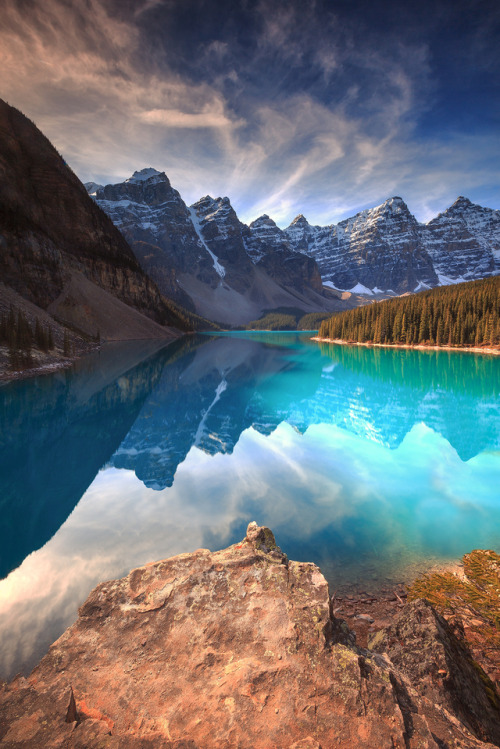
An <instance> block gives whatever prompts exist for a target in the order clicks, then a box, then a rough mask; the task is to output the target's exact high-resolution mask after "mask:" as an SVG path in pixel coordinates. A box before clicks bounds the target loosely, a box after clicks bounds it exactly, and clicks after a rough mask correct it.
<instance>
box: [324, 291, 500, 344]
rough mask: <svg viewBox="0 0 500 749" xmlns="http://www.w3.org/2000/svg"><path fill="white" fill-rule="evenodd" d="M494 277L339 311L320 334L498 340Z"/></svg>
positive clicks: (499, 294) (395, 340)
mask: <svg viewBox="0 0 500 749" xmlns="http://www.w3.org/2000/svg"><path fill="white" fill-rule="evenodd" d="M499 310H500V277H499V276H495V277H493V278H485V279H482V280H480V281H470V282H468V283H461V284H457V285H455V286H444V287H438V288H435V289H431V290H429V291H424V292H421V293H420V294H413V295H411V296H405V297H397V298H396V299H388V300H385V301H383V302H378V303H375V304H370V305H367V306H365V307H358V308H357V309H353V310H348V311H346V312H341V313H339V314H337V315H334V316H333V317H331V318H329V319H328V320H325V321H324V322H322V323H321V325H320V328H319V337H320V338H329V339H340V340H343V341H356V342H359V343H380V344H384V343H385V344H401V345H413V346H414V345H430V346H499V345H500V312H499Z"/></svg>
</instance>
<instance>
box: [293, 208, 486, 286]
mask: <svg viewBox="0 0 500 749" xmlns="http://www.w3.org/2000/svg"><path fill="white" fill-rule="evenodd" d="M284 234H285V236H286V238H287V239H288V241H289V242H290V244H291V246H292V247H293V248H294V249H295V250H296V251H298V252H303V253H305V254H306V255H309V256H311V257H313V258H314V259H315V260H316V261H317V263H318V266H319V268H320V271H321V276H322V278H323V282H324V283H327V284H330V285H331V286H333V287H334V288H337V289H345V290H354V291H358V292H360V293H362V292H363V291H364V292H365V293H367V294H373V293H375V294H376V293H378V292H380V291H384V292H385V291H389V292H393V293H398V294H401V293H405V292H408V291H419V290H421V289H424V288H429V287H432V286H437V285H439V284H448V283H457V282H459V281H466V280H472V279H478V278H484V277H486V276H491V275H495V274H497V273H499V272H500V211H495V210H492V209H490V208H483V207H481V206H478V205H473V204H472V203H471V202H470V200H467V199H466V198H462V197H460V198H458V200H457V201H456V202H455V203H454V204H453V205H452V206H451V208H449V209H448V210H447V211H445V212H444V213H441V214H439V216H437V218H435V219H433V220H432V221H430V222H429V223H428V224H419V223H418V222H417V220H416V219H415V217H414V216H413V215H412V214H411V213H410V211H409V210H408V207H407V205H406V203H405V202H404V201H403V200H402V199H401V198H400V197H393V198H389V199H388V200H386V201H385V202H384V203H382V205H379V206H377V207H376V208H371V209H369V210H365V211H362V212H361V213H357V214H356V215H355V216H353V217H352V218H348V219H346V220H344V221H341V222H340V223H338V224H332V225H330V226H311V225H310V224H309V223H308V221H307V220H306V218H305V217H304V216H303V215H302V214H301V215H299V216H297V218H295V219H294V220H293V221H292V223H291V224H290V226H289V227H288V228H287V229H285V231H284Z"/></svg>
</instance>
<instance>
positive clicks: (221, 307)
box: [86, 168, 354, 325]
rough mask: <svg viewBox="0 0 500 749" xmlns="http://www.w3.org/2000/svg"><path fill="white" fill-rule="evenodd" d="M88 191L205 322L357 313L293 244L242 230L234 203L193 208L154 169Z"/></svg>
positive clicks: (148, 265)
mask: <svg viewBox="0 0 500 749" xmlns="http://www.w3.org/2000/svg"><path fill="white" fill-rule="evenodd" d="M86 188H87V190H88V192H89V194H90V195H91V196H92V197H93V198H94V200H95V201H96V203H97V204H98V205H99V206H100V207H101V208H102V209H103V210H104V211H105V212H106V213H107V214H108V216H109V217H110V218H111V219H112V221H113V222H114V224H115V225H116V226H117V227H118V228H119V229H120V231H121V232H122V234H123V236H124V237H125V238H126V239H127V241H128V242H129V244H130V246H131V247H132V249H133V250H134V252H135V254H136V256H137V258H138V259H139V261H140V263H141V265H142V267H143V269H144V270H145V271H146V272H147V273H148V275H149V276H150V277H151V278H152V279H153V280H154V281H155V282H156V284H157V285H158V287H159V289H160V290H161V292H162V293H163V294H165V295H167V296H169V297H171V298H173V299H174V300H176V301H177V302H179V303H180V304H182V305H183V306H185V307H187V308H188V309H191V310H192V311H194V312H196V313H197V314H199V315H202V316H203V317H206V318H208V319H210V320H215V321H218V322H220V323H222V324H224V325H241V324H245V323H247V322H249V321H250V320H254V319H256V318H258V317H260V316H261V315H262V313H263V312H264V311H265V310H270V309H276V308H280V307H288V308H290V307H293V308H298V309H301V310H303V311H304V312H317V311H336V310H340V309H345V308H346V307H347V306H354V305H353V303H351V305H348V304H346V302H345V301H342V300H341V299H340V295H339V294H338V293H336V292H334V291H332V290H331V289H328V288H325V287H324V286H323V284H322V280H321V274H320V271H319V268H318V265H317V263H316V261H315V260H314V259H313V258H312V257H309V256H307V255H304V254H303V253H300V252H297V251H296V250H295V249H294V248H293V247H291V244H290V242H289V241H288V240H286V238H283V241H277V240H276V238H274V237H273V242H272V243H271V242H269V241H268V237H267V234H266V227H265V220H262V219H261V220H260V221H258V222H254V224H252V225H251V226H250V227H248V226H246V225H245V224H243V223H242V222H241V221H240V220H239V219H238V217H237V215H236V213H235V211H234V209H233V207H232V206H231V203H230V201H229V198H227V197H224V198H220V197H219V198H216V199H214V198H211V197H210V196H206V197H204V198H201V199H200V200H198V201H197V202H196V203H194V204H193V205H192V206H189V207H188V206H187V205H186V203H185V202H184V201H183V199H182V197H181V196H180V194H179V192H178V191H177V190H175V189H174V188H173V187H172V186H171V184H170V181H169V179H168V177H167V176H166V174H165V173H164V172H158V171H156V170H155V169H152V168H146V169H142V170H141V171H139V172H134V174H133V175H132V176H131V177H129V179H127V180H125V181H124V182H121V183H118V184H115V185H106V186H102V185H97V184H95V183H94V182H91V183H87V184H86ZM271 223H272V222H271ZM273 226H274V225H273ZM276 228H277V227H276Z"/></svg>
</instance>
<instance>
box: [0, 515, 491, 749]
mask: <svg viewBox="0 0 500 749" xmlns="http://www.w3.org/2000/svg"><path fill="white" fill-rule="evenodd" d="M331 608H332V607H331V602H330V598H329V594H328V587H327V584H326V581H325V579H324V577H323V576H322V574H321V572H320V571H319V569H318V568H317V567H316V566H315V565H313V564H307V563H302V562H292V561H289V560H288V559H287V557H286V556H285V555H284V554H283V553H282V552H281V550H280V549H279V548H278V547H277V545H276V542H275V539H274V536H273V534H272V532H271V531H270V530H269V529H268V528H259V527H258V526H257V525H256V524H255V523H251V524H250V525H249V526H248V530H247V534H246V537H245V538H244V539H243V541H242V542H241V543H239V544H235V545H234V546H231V547H229V548H228V549H225V550H223V551H220V552H214V553H211V552H209V551H207V550H206V549H199V550H197V551H195V552H194V553H192V554H182V555H180V556H177V557H173V558H171V559H167V560H164V561H161V562H156V563H153V564H150V565H147V566H145V567H141V568H139V569H136V570H133V571H132V572H131V573H130V574H129V575H128V576H127V577H125V578H123V579H122V580H114V581H110V582H107V583H102V584H101V585H99V586H98V587H97V588H96V589H95V590H94V591H93V592H92V593H91V594H90V596H89V598H88V599H87V601H86V602H85V603H84V605H83V606H82V607H81V609H80V612H79V618H78V620H77V622H76V623H75V624H74V625H73V626H72V627H70V628H69V629H68V630H67V631H66V633H65V634H64V635H63V636H62V637H61V638H60V639H59V640H58V641H57V642H55V643H54V645H52V647H51V648H50V650H49V652H48V654H47V655H46V656H45V657H44V658H43V660H42V661H41V663H40V664H39V666H37V667H36V668H35V670H34V671H33V672H32V674H31V675H30V676H29V677H28V678H27V679H24V678H21V677H18V678H16V679H15V680H14V681H13V682H12V683H11V684H9V685H3V687H2V690H1V692H0V740H1V743H2V745H3V746H6V747H28V746H29V747H63V746H64V747H75V748H76V747H82V748H83V747H86V748H89V749H90V748H92V747H102V746H107V747H151V749H153V747H154V748H155V749H157V748H159V747H160V748H161V747H165V749H166V748H169V749H173V748H174V747H175V748H176V749H181V747H190V748H191V749H196V748H197V747H199V748H200V749H201V748H202V747H203V749H210V747H218V748H220V749H223V748H224V747H225V748H227V749H229V748H230V747H236V746H238V747H241V749H245V748H246V747H249V748H250V747H252V749H264V748H266V749H268V748H269V747H276V749H282V748H285V747H290V749H292V747H293V748H294V749H299V747H300V748H302V749H304V748H305V747H315V749H318V748H319V749H320V748H321V747H325V748H326V747H332V746H340V747H345V748H346V749H347V747H349V748H350V749H351V748H352V747H358V748H359V749H373V748H374V747H393V748H394V747H398V748H400V749H403V747H404V748H406V749H413V748H415V749H416V747H427V748H428V749H431V748H432V749H443V748H446V747H449V748H450V749H451V747H461V748H462V749H473V748H474V749H475V748H477V749H479V747H492V746H493V745H492V744H487V743H485V742H484V741H482V740H481V739H480V738H478V734H479V733H481V732H483V735H486V734H487V733H488V729H487V726H486V722H485V723H484V725H483V723H481V724H480V725H479V726H472V725H469V726H466V725H465V724H464V723H463V722H462V720H461V715H462V713H461V712H460V710H461V707H462V704H461V703H460V706H459V707H457V705H454V706H451V705H450V703H448V702H446V705H447V707H444V706H443V704H440V703H441V702H442V700H441V699H440V697H439V694H438V693H433V694H432V699H429V697H428V696H426V695H425V694H423V693H422V691H421V690H420V691H419V688H418V687H419V685H418V684H413V683H412V680H411V679H410V678H409V677H408V676H407V675H406V673H405V669H404V668H399V667H398V666H396V665H395V664H394V663H393V662H391V660H390V658H389V657H388V656H387V654H384V655H378V654H374V653H371V652H370V651H367V650H360V649H357V648H356V646H355V644H354V642H353V637H352V635H351V634H350V633H349V631H348V629H347V628H346V626H345V625H344V624H343V623H342V622H341V621H339V620H338V619H336V618H335V617H334V616H333V614H332V611H331ZM450 637H451V638H453V635H452V634H450ZM436 642H437V640H436V638H434V639H433V637H432V634H431V637H430V640H429V642H428V646H429V648H431V649H433V648H435V647H438V646H436ZM411 646H412V644H411V643H409V647H411ZM457 669H458V670H459V671H460V669H461V662H458V663H457ZM461 674H462V678H463V679H464V680H465V682H467V680H469V679H470V675H469V672H468V671H466V670H464V671H463V672H461ZM467 683H469V686H470V688H471V689H474V690H476V689H478V690H479V691H480V690H481V686H480V685H478V684H477V683H476V682H475V681H474V680H472V681H468V682H467ZM416 687H417V688H416ZM437 688H439V687H437ZM462 694H463V693H462V692H461V691H458V692H457V695H456V697H457V700H459V701H460V700H462V699H463V698H462ZM480 699H481V696H480V695H479V696H478V700H480ZM451 707H453V709H449V708H451ZM459 708H460V709H459Z"/></svg>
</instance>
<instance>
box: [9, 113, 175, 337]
mask: <svg viewBox="0 0 500 749" xmlns="http://www.w3.org/2000/svg"><path fill="white" fill-rule="evenodd" d="M0 133H1V138H0V274H1V277H2V281H3V282H4V284H5V285H6V286H7V287H10V288H12V289H13V290H14V291H15V292H17V293H18V294H20V295H21V296H22V297H23V298H25V299H27V300H29V301H30V302H33V303H34V304H36V305H37V306H38V307H40V308H41V309H43V310H48V311H49V312H50V314H52V315H53V316H54V317H56V318H57V319H58V320H59V321H62V322H66V323H68V324H69V325H70V326H71V327H73V328H74V327H76V328H78V329H79V330H81V331H83V332H84V333H86V334H88V335H95V334H96V333H99V334H100V336H101V338H113V339H116V338H140V337H162V336H163V337H168V336H172V331H169V330H168V329H166V328H164V327H163V326H164V325H168V324H169V323H171V322H175V315H173V314H172V310H170V309H169V307H168V305H167V303H166V302H165V300H164V299H163V298H162V296H161V294H160V292H159V290H158V288H157V287H156V285H155V284H154V283H153V282H152V281H151V280H150V279H149V278H148V277H147V276H146V274H145V273H144V271H143V270H142V268H141V266H140V265H139V263H138V261H137V259H136V258H135V256H134V254H133V252H132V250H131V249H130V247H129V246H128V244H127V242H126V241H125V239H124V238H123V236H122V234H121V233H120V232H119V231H118V230H117V228H116V227H115V226H114V224H113V223H112V221H111V220H110V219H109V217H108V216H107V215H106V214H105V213H104V212H103V211H102V210H101V209H100V208H99V207H98V206H97V205H96V204H95V202H94V201H92V200H91V199H90V198H89V196H88V194H87V192H86V190H85V188H84V187H83V185H82V183H81V182H80V181H79V180H78V178H77V177H76V175H75V174H74V173H73V172H72V171H71V169H70V168H69V167H68V166H67V165H66V163H65V162H64V160H63V159H62V158H61V156H60V155H59V154H58V153H57V151H56V150H55V148H54V147H53V146H52V145H51V143H50V142H49V141H48V140H47V138H46V137H45V136H44V135H43V134H42V133H41V132H40V131H39V130H38V129H37V128H36V126H35V125H34V124H33V123H32V122H31V121H30V120H28V119H27V118H26V117H25V116H24V115H23V114H21V112H19V111H18V110H16V109H14V108H13V107H10V106H9V105H8V104H6V103H5V102H3V101H0Z"/></svg>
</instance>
